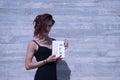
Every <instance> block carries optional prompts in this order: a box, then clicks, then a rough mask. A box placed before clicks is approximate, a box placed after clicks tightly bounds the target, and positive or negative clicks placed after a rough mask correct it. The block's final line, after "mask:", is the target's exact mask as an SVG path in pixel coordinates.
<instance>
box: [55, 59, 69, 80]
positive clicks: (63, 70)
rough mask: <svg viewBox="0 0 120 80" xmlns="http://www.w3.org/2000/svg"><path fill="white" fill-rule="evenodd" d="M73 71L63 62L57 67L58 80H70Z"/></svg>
mask: <svg viewBox="0 0 120 80" xmlns="http://www.w3.org/2000/svg"><path fill="white" fill-rule="evenodd" d="M70 75H71V71H70V69H69V67H68V65H67V63H66V62H65V61H64V60H62V61H61V63H59V64H58V66H57V77H58V80H70Z"/></svg>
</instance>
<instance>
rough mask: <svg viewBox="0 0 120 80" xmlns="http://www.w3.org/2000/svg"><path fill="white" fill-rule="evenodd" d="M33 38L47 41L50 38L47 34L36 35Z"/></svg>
mask: <svg viewBox="0 0 120 80" xmlns="http://www.w3.org/2000/svg"><path fill="white" fill-rule="evenodd" d="M35 39H37V40H40V41H48V40H49V39H50V38H49V36H37V37H35Z"/></svg>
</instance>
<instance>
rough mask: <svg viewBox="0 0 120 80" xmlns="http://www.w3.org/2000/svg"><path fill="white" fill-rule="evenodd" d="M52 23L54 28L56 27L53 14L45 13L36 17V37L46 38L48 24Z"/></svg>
mask: <svg viewBox="0 0 120 80" xmlns="http://www.w3.org/2000/svg"><path fill="white" fill-rule="evenodd" d="M50 21H52V26H53V25H54V23H55V21H54V20H53V17H52V15H51V14H48V13H45V14H42V15H38V16H36V18H35V19H34V21H33V23H34V36H44V33H45V31H46V28H47V26H48V23H49V22H50Z"/></svg>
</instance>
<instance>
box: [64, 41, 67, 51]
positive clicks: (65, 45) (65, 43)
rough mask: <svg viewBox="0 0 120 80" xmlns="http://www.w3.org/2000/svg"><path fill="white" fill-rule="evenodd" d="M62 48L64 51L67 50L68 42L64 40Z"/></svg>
mask: <svg viewBox="0 0 120 80" xmlns="http://www.w3.org/2000/svg"><path fill="white" fill-rule="evenodd" d="M64 47H65V49H67V48H68V40H66V39H65V40H64Z"/></svg>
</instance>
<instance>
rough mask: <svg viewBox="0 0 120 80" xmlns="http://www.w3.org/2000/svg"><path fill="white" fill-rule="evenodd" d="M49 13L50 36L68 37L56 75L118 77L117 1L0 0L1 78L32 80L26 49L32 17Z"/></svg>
mask: <svg viewBox="0 0 120 80" xmlns="http://www.w3.org/2000/svg"><path fill="white" fill-rule="evenodd" d="M47 12H48V13H51V14H53V16H54V19H55V20H56V23H55V25H54V27H53V29H52V31H51V33H50V36H51V37H54V38H56V39H58V40H64V39H65V38H66V39H68V41H69V48H68V49H67V51H66V57H65V58H64V61H63V62H62V63H61V64H59V65H58V80H120V0H0V80H33V78H34V74H35V70H30V71H26V70H25V68H24V59H25V55H26V48H27V44H28V42H29V41H31V40H32V39H33V24H32V21H33V19H34V18H35V16H36V15H38V14H42V13H47Z"/></svg>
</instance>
